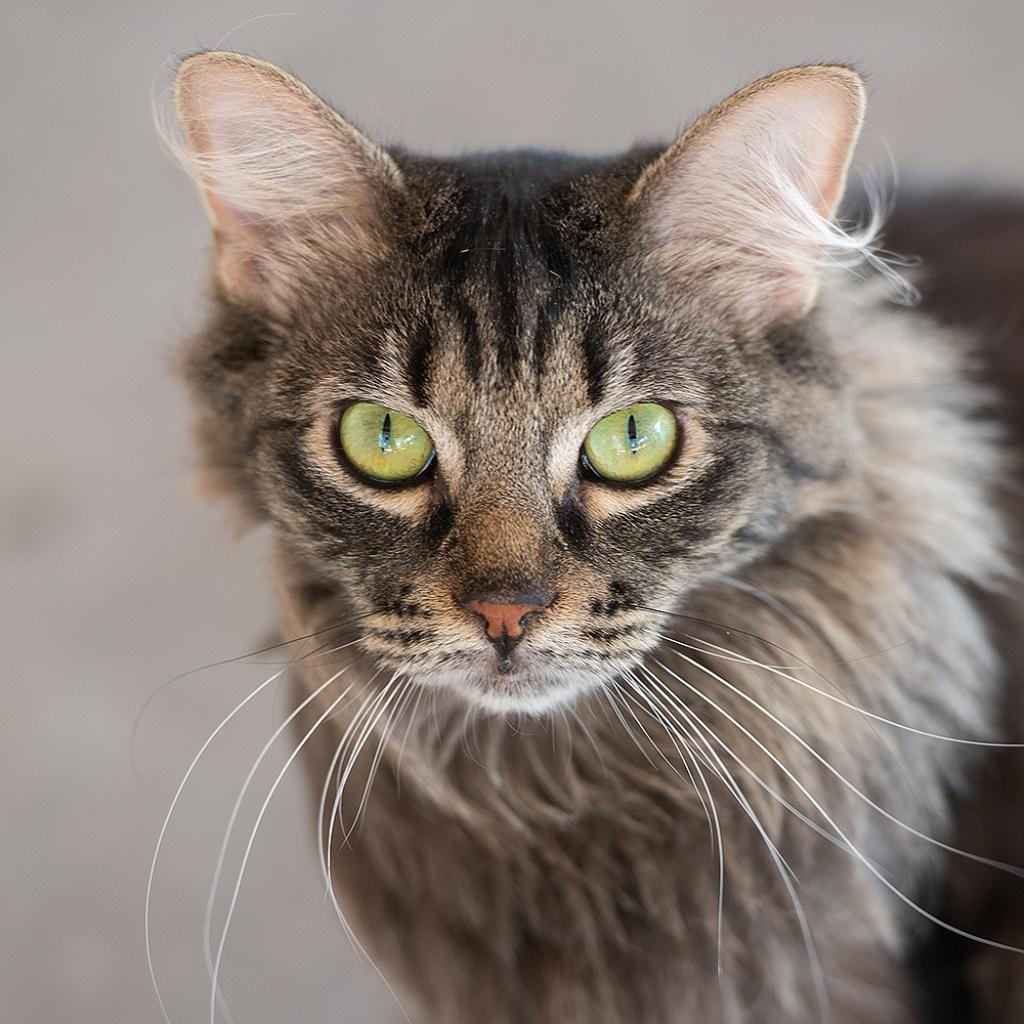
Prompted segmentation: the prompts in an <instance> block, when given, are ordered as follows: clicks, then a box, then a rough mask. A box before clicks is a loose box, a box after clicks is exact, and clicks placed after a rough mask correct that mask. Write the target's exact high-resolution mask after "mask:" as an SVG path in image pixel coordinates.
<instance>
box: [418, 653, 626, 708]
mask: <svg viewBox="0 0 1024 1024" xmlns="http://www.w3.org/2000/svg"><path fill="white" fill-rule="evenodd" d="M420 673H422V677H423V681H424V682H425V683H428V684H430V685H435V686H437V685H439V686H442V687H444V688H445V689H449V690H453V691H455V692H457V693H458V694H459V695H460V696H461V697H462V698H463V699H465V700H468V701H469V702H470V703H472V704H474V705H476V706H477V707H478V708H481V709H483V710H485V711H490V712H495V713H499V714H507V713H509V712H526V713H541V712H546V711H549V710H550V709H551V708H552V707H555V706H557V705H560V704H565V703H568V702H570V701H572V700H573V699H574V698H575V697H577V696H579V695H580V694H582V693H585V692H588V691H591V690H594V689H596V688H598V687H599V686H602V685H604V684H606V683H607V682H608V679H609V675H610V673H609V672H608V666H606V665H604V664H601V665H598V664H593V663H591V662H590V661H589V659H585V658H583V657H571V656H567V657H556V656H553V655H552V654H547V653H539V652H531V651H528V650H521V651H517V652H515V653H514V654H510V655H508V656H507V657H503V656H502V654H501V652H498V651H488V652H482V651H480V652H469V651H466V652H465V653H464V655H463V656H462V657H459V658H449V659H447V660H446V661H445V662H444V663H443V664H442V665H440V666H436V667H434V668H429V667H426V666H423V667H422V668H420V669H419V670H418V671H417V669H415V668H414V669H413V672H412V674H413V675H418V674H420Z"/></svg>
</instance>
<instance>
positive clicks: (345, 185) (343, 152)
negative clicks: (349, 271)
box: [175, 51, 402, 307]
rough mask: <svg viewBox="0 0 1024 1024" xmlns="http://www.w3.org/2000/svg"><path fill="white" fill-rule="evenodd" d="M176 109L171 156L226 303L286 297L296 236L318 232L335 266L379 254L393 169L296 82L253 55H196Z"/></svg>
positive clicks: (179, 81)
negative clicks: (208, 226) (197, 202)
mask: <svg viewBox="0 0 1024 1024" xmlns="http://www.w3.org/2000/svg"><path fill="white" fill-rule="evenodd" d="M175 109H176V113H177V117H178V121H179V123H180V125H181V128H182V132H183V136H184V138H183V145H182V146H181V147H179V154H178V155H179V157H180V159H181V161H182V163H183V164H184V165H185V167H186V169H187V170H188V171H189V173H190V174H191V175H192V177H193V179H194V180H195V182H196V184H197V185H198V187H199V189H200V191H201V193H202V195H203V198H204V199H205V202H206V208H207V211H208V212H209V215H210V220H211V222H212V224H213V231H214V239H215V242H216V247H217V273H218V277H219V280H220V283H221V285H222V286H223V288H224V290H225V292H226V293H227V295H228V296H229V297H230V298H232V299H234V300H236V301H239V302H242V303H244V304H250V305H257V306H264V307H273V306H275V305H277V304H279V303H280V302H282V301H285V293H286V292H287V290H288V284H289V283H290V282H289V281H288V280H287V278H288V275H289V273H292V272H294V269H295V267H296V266H298V265H301V263H302V258H301V255H298V254H297V252H296V244H297V242H298V241H299V240H301V239H307V240H308V239H309V238H310V237H312V236H313V235H314V234H316V235H318V236H319V237H321V238H323V237H324V235H323V230H324V229H325V228H329V229H330V238H331V239H336V240H337V243H338V245H339V246H340V249H341V251H340V252H339V253H338V254H337V255H338V256H339V257H340V258H341V259H342V260H343V261H344V260H346V259H352V260H357V259H360V258H363V257H365V256H372V255H374V254H375V253H379V251H380V250H381V248H382V245H383V238H382V234H383V221H382V218H381V207H382V203H383V202H384V201H386V197H387V195H388V193H389V192H390V193H395V192H398V191H401V187H402V180H401V174H400V172H399V170H398V168H397V167H396V166H395V164H394V162H393V161H392V160H391V158H390V157H389V156H387V154H385V153H384V152H383V151H382V150H381V149H379V148H378V147H376V146H375V145H373V143H371V142H370V141H369V140H368V139H367V138H366V137H365V136H363V135H362V134H361V133H360V132H359V131H357V130H356V129H355V128H353V127H352V125H350V124H348V123H347V122H346V121H345V120H343V119H342V118H341V117H340V116H339V115H338V114H336V113H335V112H334V111H333V110H331V108H330V107H328V106H327V105H326V104H325V103H324V102H323V101H322V100H320V99H319V98H318V97H317V96H315V95H314V94H313V93H312V92H310V90H309V89H307V88H306V87H305V86H304V85H303V84H302V83H301V82H299V81H298V80H297V79H295V78H293V77H292V76H291V75H289V74H287V73H286V72H284V71H282V70H281V69H280V68H277V67H275V66H274V65H272V64H267V63H266V62H264V61H261V60H256V59H255V58H253V57H247V56H244V55H241V54H236V53H226V52H215V51H214V52H208V53H200V54H197V55H195V56H193V57H189V58H188V59H187V60H185V61H184V62H183V63H182V64H181V65H180V67H179V69H178V74H177V77H176V79H175ZM291 283H293V282H291Z"/></svg>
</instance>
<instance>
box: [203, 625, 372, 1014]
mask: <svg viewBox="0 0 1024 1024" xmlns="http://www.w3.org/2000/svg"><path fill="white" fill-rule="evenodd" d="M355 642H356V641H353V643H355ZM344 671H345V670H344V669H342V670H341V672H339V673H337V674H336V675H335V676H333V677H332V678H331V679H330V680H329V681H328V684H325V686H326V685H329V683H330V682H333V681H334V679H336V678H338V676H340V675H341V674H342V672H344ZM352 685H353V684H351V683H350V684H349V685H348V686H346V687H345V689H344V690H342V692H341V694H340V695H339V696H338V697H336V698H335V699H334V701H332V702H331V704H330V705H328V707H327V710H326V711H324V712H323V714H321V715H320V717H319V718H318V719H317V720H316V721H315V722H314V723H313V725H312V726H311V727H310V729H309V730H308V731H307V732H306V734H305V735H304V736H303V737H302V739H301V740H300V741H299V742H298V744H297V745H296V746H295V749H294V750H293V751H292V752H291V754H289V756H288V759H287V760H286V761H285V763H284V765H283V766H282V768H281V770H280V771H279V772H278V774H277V777H276V778H275V779H274V782H273V785H272V786H271V787H270V790H269V791H268V793H267V795H266V797H265V798H264V800H263V803H262V805H261V806H260V810H259V813H258V814H257V815H256V821H255V823H254V824H253V827H252V831H251V832H250V833H249V841H248V843H247V844H246V847H245V852H244V853H243V855H242V861H241V864H240V866H239V869H238V876H237V878H236V881H235V887H234V890H233V892H232V894H231V899H230V901H229V903H228V909H227V914H226V915H225V918H224V926H223V928H222V930H221V934H220V942H219V943H218V945H217V955H216V957H215V958H214V964H213V979H212V982H211V991H210V1024H216V1016H217V991H218V980H219V978H220V967H221V963H222V962H223V958H224V946H225V944H226V942H227V937H228V932H229V930H230V928H231V921H232V918H233V917H234V913H235V907H236V906H237V904H238V894H239V892H240V891H241V888H242V881H243V879H244V877H245V869H246V867H247V866H248V863H249V857H250V855H251V854H252V849H253V846H254V845H255V842H256V836H257V834H258V832H259V828H260V825H261V824H262V822H263V818H264V816H265V815H266V812H267V808H268V807H269V806H270V801H271V800H272V799H273V796H274V794H275V793H276V792H277V788H278V786H280V784H281V780H282V779H283V778H284V776H285V773H286V772H287V771H288V768H289V767H290V766H291V764H292V762H293V761H294V760H295V758H297V757H298V756H299V753H300V752H301V751H302V748H303V747H304V746H305V745H306V743H307V742H308V741H309V739H310V737H311V736H312V735H313V734H314V733H315V732H316V730H317V729H318V728H319V727H320V725H321V724H322V723H323V722H324V721H326V719H327V718H328V717H329V716H330V715H331V714H332V713H333V711H334V710H335V708H337V707H338V705H339V704H340V703H341V702H342V700H344V699H345V696H346V695H347V694H348V692H349V690H351V688H352ZM325 686H321V687H319V688H318V689H317V690H315V691H314V692H313V694H312V695H311V696H310V697H307V698H306V700H305V701H303V703H302V704H300V705H299V708H298V709H297V711H298V710H301V709H302V708H303V707H305V706H306V705H307V704H309V702H310V701H311V700H312V699H313V698H314V697H316V696H317V695H318V694H319V693H320V692H322V690H323V689H324V688H325ZM296 713H297V712H293V713H292V716H289V718H291V717H294V715H295V714H296ZM284 724H285V725H287V724H288V723H287V722H285V723H284ZM267 749H269V747H267V748H264V753H265V751H266V750H267ZM262 756H263V755H262V754H261V757H262ZM251 774H252V773H251ZM251 774H250V778H251ZM247 781H248V780H247Z"/></svg>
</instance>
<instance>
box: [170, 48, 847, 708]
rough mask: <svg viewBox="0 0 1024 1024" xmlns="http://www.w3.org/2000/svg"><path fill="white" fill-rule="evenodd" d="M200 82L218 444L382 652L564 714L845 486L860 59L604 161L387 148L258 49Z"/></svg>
mask: <svg viewBox="0 0 1024 1024" xmlns="http://www.w3.org/2000/svg"><path fill="white" fill-rule="evenodd" d="M176 104H177V114H178V120H179V123H180V126H181V128H182V141H181V145H180V155H181V157H182V160H183V162H184V163H185V165H186V166H187V167H188V169H189V170H190V171H191V173H192V174H193V176H194V178H195V180H196V182H197V184H198V186H199V188H200V190H201V192H202V195H203V196H204V198H205V201H206V206H207V209H208V211H209V214H210V219H211V221H212V224H213V229H214V237H215V243H216V245H215V271H216V289H217V311H216V313H215V315H214V317H213V320H212V322H211V324H210V325H209V328H208V329H207V331H206V332H205V333H204V334H203V335H202V336H201V337H199V338H197V339H195V340H194V341H193V342H192V343H191V344H190V347H189V349H188V350H187V353H186V358H185V367H186V373H187V376H188V378H189V381H190V383H191V386H192V389H193V391H194V393H195V394H196V396H197V398H198V400H199V407H200V430H201V435H202V437H203V439H204V442H205V446H206V452H207V459H208V464H209V465H210V466H211V467H214V468H215V469H216V470H218V472H219V473H220V474H221V477H222V479H225V480H227V481H228V486H229V488H230V489H231V491H232V492H233V494H234V495H235V497H236V498H238V499H239V500H240V501H241V502H242V503H243V504H244V506H245V507H246V508H247V509H249V510H250V511H251V512H253V513H254V514H255V515H256V516H258V517H261V518H268V519H270V520H271V521H272V522H273V523H274V524H275V527H276V529H277V531H278V532H279V535H280V537H281V538H282V543H283V544H284V545H285V546H286V548H287V549H288V550H289V552H290V553H291V554H292V555H293V556H294V558H295V559H297V560H298V561H300V562H301V564H302V566H303V567H304V568H303V571H304V573H306V574H307V576H308V578H309V579H310V580H311V581H315V582H316V584H317V586H318V587H320V588H324V589H326V591H327V592H329V593H331V594H333V595H336V597H337V599H338V602H339V603H338V607H339V608H341V607H342V602H343V603H344V607H346V608H347V609H348V610H349V612H350V613H351V614H353V615H354V616H357V621H358V630H359V633H360V635H361V636H362V637H363V639H362V641H361V646H362V648H363V649H364V650H365V651H366V652H367V653H368V654H369V655H371V656H372V658H373V659H374V661H375V662H376V663H377V664H378V665H379V666H381V667H382V668H385V669H390V670H393V671H401V672H403V673H405V674H407V675H410V676H412V677H414V678H416V679H417V680H419V681H421V682H422V683H423V684H425V685H428V686H444V687H449V688H452V689H454V690H456V691H457V692H459V693H461V694H462V695H463V696H464V697H465V698H466V699H467V700H469V701H470V702H471V703H473V704H475V705H476V706H479V707H485V708H490V709H495V710H507V709H522V710H539V709H543V708H546V707H548V706H551V705H552V704H554V703H556V702H557V701H559V700H564V699H566V698H567V697H570V696H572V695H574V694H576V693H579V692H581V691H584V690H587V689H589V688H593V687H595V686H600V685H601V684H602V683H603V682H604V681H606V680H608V679H609V678H610V677H613V676H614V675H615V674H616V673H617V672H619V671H621V670H622V669H624V668H627V667H629V666H631V665H632V664H634V663H635V662H636V660H637V659H638V658H639V657H641V656H642V655H643V653H644V652H646V651H647V650H649V649H650V648H652V647H653V646H654V645H655V644H656V643H657V642H658V636H657V634H658V632H659V631H660V630H661V629H662V628H663V622H664V616H665V614H666V613H668V612H670V611H671V610H672V608H673V607H674V605H675V604H676V603H677V601H678V599H679V598H680V596H681V595H683V594H685V593H686V592H687V591H688V590H689V589H690V588H692V587H695V586H699V585H700V584H701V583H702V582H705V581H707V580H709V579H713V578H715V577H716V576H720V575H721V574H723V573H728V572H729V571H731V570H733V569H734V568H736V567H737V566H739V565H742V564H743V563H745V562H749V561H750V560H752V559H755V558H758V557H760V556H762V555H763V554H764V553H765V552H766V551H767V550H769V549H770V548H771V547H772V545H773V544H775V543H776V542H777V541H778V539H779V538H780V537H782V536H784V535H786V534H787V533H789V532H790V531H792V530H793V529H794V528H795V527H796V526H797V525H798V524H799V523H800V522H802V521H803V520H805V519H807V518H809V517H812V516H814V515H816V514H818V513H819V512H820V510H821V509H822V508H824V507H827V506H828V504H829V502H831V501H834V500H835V493H834V482H835V481H836V480H837V479H839V478H840V477H841V476H842V467H843V462H844V459H845V458H846V447H845V441H844V439H845V437H846V435H847V433H848V423H847V420H848V409H847V402H846V396H845V392H844V380H843V374H842V373H841V371H840V369H839V367H838V366H837V364H836V361H835V359H834V358H833V355H832V353H831V351H830V346H829V343H828V337H827V333H828V332H827V331H826V330H825V329H824V328H823V327H822V323H821V316H820V315H819V306H820V303H819V301H818V297H819V291H820V288H821V281H822V274H823V268H824V267H825V266H826V265H827V264H828V263H830V262H833V263H834V262H836V261H837V259H839V260H841V259H842V258H843V256H844V254H845V255H849V254H850V253H851V252H852V253H854V254H856V253H857V252H858V251H859V250H860V248H861V247H862V245H863V240H858V239H851V237H850V236H848V235H846V234H845V233H844V232H843V231H841V230H840V229H839V228H838V227H837V226H836V225H835V223H834V221H833V220H832V217H833V213H834V210H835V208H836V204H837V203H838V201H839V199H840V196H841V193H842V190H843V184H844V178H845V175H846V169H847V166H848V163H849V160H850V155H851V151H852V149H853V146H854V144H855V141H856V137H857V134H858V131H859V127H860V123H861V119H862V113H863V105H864V89H863V86H862V83H861V81H860V79H859V78H858V76H857V75H856V74H855V73H854V72H852V71H850V70H848V69H847V68H844V67H833V66H813V67H803V68H794V69H791V70H787V71H782V72H779V73H777V74H774V75H770V76H768V77H767V78H764V79H762V80H760V81H758V82H756V83H754V84H753V85H751V86H749V87H748V88H746V89H744V90H742V91H741V92H739V93H737V94H736V95H734V96H733V97H731V98H730V99H728V100H726V101H725V102H724V103H723V104H721V105H720V106H718V107H717V108H715V109H714V110H713V111H711V112H710V113H709V114H707V115H705V116H704V117H702V118H700V119H699V120H698V121H697V122H696V123H695V124H694V125H693V126H692V127H691V128H690V129H689V130H688V131H686V132H685V133H684V134H683V135H682V136H680V138H678V139H677V140H676V141H675V142H674V143H672V144H671V145H670V146H668V147H667V148H663V149H651V150H637V151H634V152H632V153H629V154H627V155H625V156H623V157H619V158H615V159H608V160H596V159H580V158H570V157H563V156H553V155H546V154H537V153H530V152H518V153H510V154H494V155H484V156H478V157H470V158H465V159H461V160H457V161H445V160H434V159H426V158H422V157H418V156H413V155H409V154H406V153H403V152H400V151H396V152H394V153H391V154H389V153H386V152H384V151H383V150H381V149H380V148H378V147H377V146H376V145H374V144H373V143H371V142H370V141H369V140H368V139H366V138H365V137H364V136H363V135H362V134H361V133H360V132H359V131H358V130H357V129H356V128H354V127H353V126H352V125H350V124H349V123H348V122H346V121H345V120H343V119H342V118H341V117H340V116H339V115H338V114H337V113H335V112H334V111H333V110H332V109H330V108H329V107H328V106H327V105H326V104H324V103H323V102H322V101H321V100H319V99H318V98H317V97H316V96H315V95H313V94H312V93H311V92H310V91H309V90H308V89H306V88H305V87H304V86H303V85H301V84H300V83H299V82H297V81H296V80H295V79H294V78H292V77H291V76H289V75H287V74H285V73H284V72H282V71H280V70H279V69H277V68H275V67H273V66H271V65H268V64H265V63H263V62H261V61H258V60H255V59H252V58H249V57H243V56H239V55H236V54H228V53H203V54H199V55H197V56H194V57H191V58H189V59H187V60H186V61H184V63H183V64H182V65H181V67H180V69H179V72H178V77H177V86H176ZM339 614H340V612H339Z"/></svg>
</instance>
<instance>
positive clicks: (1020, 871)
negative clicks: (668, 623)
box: [659, 637, 1024, 878]
mask: <svg viewBox="0 0 1024 1024" xmlns="http://www.w3.org/2000/svg"><path fill="white" fill-rule="evenodd" d="M662 639H663V640H668V641H669V642H670V643H671V642H673V641H672V638H671V637H662ZM674 642H675V643H676V644H677V645H680V641H674ZM683 646H685V645H683ZM672 653H674V654H675V655H676V656H677V657H680V658H683V659H684V660H685V661H687V662H688V663H689V664H691V665H693V666H694V667H696V668H699V669H700V671H702V672H704V673H705V674H707V675H709V676H710V677H711V678H712V679H714V680H716V681H717V682H719V683H721V684H722V685H723V686H725V687H727V688H728V689H729V690H731V691H732V692H733V693H735V694H736V695H737V696H738V697H740V698H741V699H742V700H744V701H746V702H747V703H748V704H750V705H751V706H752V707H754V708H756V709H757V710H758V711H760V712H761V714H763V715H764V716H765V717H766V718H768V719H769V721H771V722H774V723H775V725H777V726H778V727H779V728H780V729H782V730H783V731H784V732H785V733H786V735H787V736H790V737H791V738H792V739H794V740H796V742H797V743H798V744H799V745H800V746H801V747H802V748H803V749H804V750H806V751H807V753H808V754H810V755H811V757H813V758H814V759H815V760H816V761H817V762H818V763H819V764H821V766H822V767H823V768H825V769H826V770H827V771H828V772H829V773H830V774H832V775H833V776H835V778H836V779H838V780H839V782H841V783H842V785H843V786H845V787H846V788H847V789H848V790H849V791H850V792H851V793H853V794H854V795H855V796H856V797H857V798H858V799H860V800H862V801H863V802H864V803H865V804H867V805H868V807H870V808H871V809H872V810H873V811H875V812H877V813H878V814H880V815H881V816H882V817H883V818H885V819H886V820H887V821H891V822H892V823H893V824H894V825H896V826H897V827H898V828H901V829H903V830H904V831H906V832H909V833H910V834H911V835H912V836H915V837H916V838H918V839H921V840H923V841H924V842H926V843H930V844H931V845H932V846H936V847H938V848H939V849H940V850H945V851H946V852H947V853H952V854H954V855H955V856H957V857H963V858H965V859H967V860H973V861H976V862H977V863H979V864H986V865H988V866H989V867H992V868H997V869H998V870H1000V871H1005V872H1007V873H1008V874H1011V875H1015V876H1016V877H1018V878H1024V868H1018V867H1015V866H1014V865H1013V864H1004V863H1003V862H1002V861H998V860H993V859H992V858H991V857H983V856H982V855H981V854H978V853H971V852H970V851H968V850H961V849H960V848H959V847H956V846H951V845H950V844H949V843H944V842H942V840H941V839H936V838H935V837H934V836H930V835H928V833H926V832H922V831H921V830H920V829H917V828H914V826H913V825H910V824H908V823H907V822H905V821H903V820H902V819H901V818H897V817H896V815H894V814H892V813H891V812H890V811H887V810H886V809H885V808H884V807H882V806H881V804H879V803H877V802H876V801H875V800H872V799H871V797H869V796H868V795H867V793H865V792H864V791H863V790H861V789H859V788H858V787H857V786H855V785H854V784H853V783H852V782H851V781H850V780H849V779H848V778H847V777H846V776H845V775H843V773H842V772H841V771H839V769H838V768H836V767H835V766H834V765H833V764H832V763H831V762H830V761H829V760H828V759H827V758H825V757H824V756H823V755H822V754H821V753H819V752H818V751H817V750H816V749H815V748H814V747H812V746H811V744H810V743H808V742H807V741H806V740H805V739H804V738H803V737H802V736H801V735H800V734H799V733H797V732H796V731H795V730H794V729H792V728H791V727H790V726H789V725H787V724H786V723H785V722H784V721H782V719H781V718H779V717H778V716H777V715H775V714H773V713H772V712H771V711H769V710H768V709H767V708H766V707H765V706H764V705H763V704H761V703H760V702H759V701H757V700H755V699H754V698H753V697H751V696H750V695H749V694H748V693H744V692H743V691H742V690H741V689H740V688H739V687H738V686H735V685H734V684H733V683H730V682H729V681H728V680H727V679H725V678H724V677H722V676H720V675H719V674H718V673H717V672H713V671H712V670H711V669H709V668H708V667H707V666H706V665H703V664H701V663H700V662H699V661H696V660H695V659H694V658H691V657H689V655H686V654H684V653H683V652H682V651H678V650H673V652H672ZM659 664H660V663H659Z"/></svg>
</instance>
